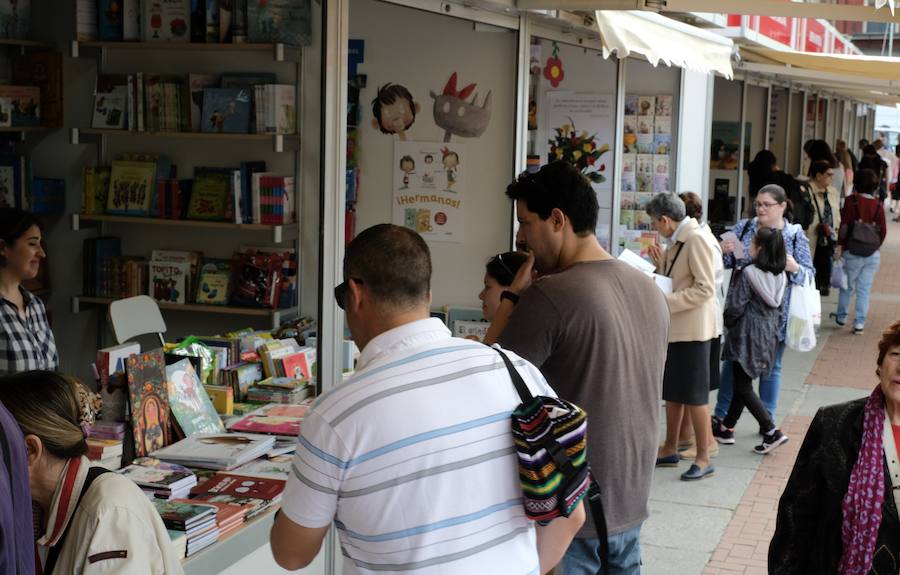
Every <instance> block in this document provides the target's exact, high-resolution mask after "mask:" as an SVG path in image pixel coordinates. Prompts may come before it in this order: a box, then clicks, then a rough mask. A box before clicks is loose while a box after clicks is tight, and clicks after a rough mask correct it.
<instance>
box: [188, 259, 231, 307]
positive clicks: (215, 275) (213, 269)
mask: <svg viewBox="0 0 900 575" xmlns="http://www.w3.org/2000/svg"><path fill="white" fill-rule="evenodd" d="M230 284H231V261H230V260H216V259H206V260H203V263H202V264H201V265H200V272H199V276H198V278H197V298H196V301H197V303H205V304H212V305H227V304H228V298H229V296H230V287H231V285H230Z"/></svg>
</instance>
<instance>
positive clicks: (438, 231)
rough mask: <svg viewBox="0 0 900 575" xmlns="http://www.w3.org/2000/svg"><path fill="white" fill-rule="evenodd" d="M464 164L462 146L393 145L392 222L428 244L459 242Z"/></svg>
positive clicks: (406, 143)
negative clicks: (412, 231) (408, 229)
mask: <svg viewBox="0 0 900 575" xmlns="http://www.w3.org/2000/svg"><path fill="white" fill-rule="evenodd" d="M466 161H467V160H466V145H465V144H458V143H455V142H446V143H444V142H400V141H397V142H395V143H394V167H393V170H391V173H392V174H393V181H394V183H393V185H394V208H393V223H394V224H396V225H399V226H405V227H407V228H410V229H412V230H415V231H417V232H418V233H419V234H421V235H422V237H423V238H425V240H427V241H436V242H456V243H460V242H462V241H463V240H464V237H463V233H464V231H465V218H464V215H465V210H464V204H463V201H464V195H465V194H464V192H465V189H466V179H465V174H466V165H467V164H466Z"/></svg>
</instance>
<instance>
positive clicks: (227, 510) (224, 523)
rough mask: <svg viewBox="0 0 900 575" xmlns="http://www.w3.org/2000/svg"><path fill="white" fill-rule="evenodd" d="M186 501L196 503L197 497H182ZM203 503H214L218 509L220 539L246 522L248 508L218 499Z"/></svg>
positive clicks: (217, 523) (217, 524) (217, 525)
mask: <svg viewBox="0 0 900 575" xmlns="http://www.w3.org/2000/svg"><path fill="white" fill-rule="evenodd" d="M181 501H183V502H186V503H196V502H197V501H196V500H195V499H182V500H181ZM203 505H213V506H215V508H216V509H217V512H216V527H217V528H218V529H219V541H221V540H222V539H224V538H225V537H227V536H228V535H229V534H231V533H233V532H235V531H237V530H238V529H240V528H241V526H242V525H243V524H244V518H245V517H246V516H247V510H246V509H245V508H243V507H241V506H240V505H232V504H231V503H221V502H218V501H204V502H203Z"/></svg>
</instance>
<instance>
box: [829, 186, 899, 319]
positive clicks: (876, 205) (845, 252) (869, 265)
mask: <svg viewBox="0 0 900 575" xmlns="http://www.w3.org/2000/svg"><path fill="white" fill-rule="evenodd" d="M877 189H878V176H877V175H875V172H873V171H872V170H860V171H859V173H858V174H857V176H856V193H855V194H853V195H851V196H850V197H848V198H847V201H846V202H845V203H844V209H842V210H841V228H840V231H839V232H838V242H839V245H840V247H839V249H840V250H841V258H842V259H843V260H844V271H845V272H846V273H847V289H841V293H840V296H839V297H838V307H837V312H836V313H835V314H833V315H832V317H833V318H834V322H835V323H836V324H838V325H839V326H840V327H843V326H844V324H845V323H846V322H847V315H848V311H847V310H848V308H849V307H850V295H851V292H853V291H855V292H856V317H855V318H853V333H854V334H855V335H862V333H863V328H864V327H865V325H866V314H867V313H868V311H869V293H870V291H871V289H872V282H874V281H875V274H876V273H878V268H879V267H881V244H883V243H884V238H885V236H886V235H887V225H886V223H885V217H884V204H882V203H881V202H879V201H878V200H877V199H876V198H875V195H874V194H875V191H876V190H877Z"/></svg>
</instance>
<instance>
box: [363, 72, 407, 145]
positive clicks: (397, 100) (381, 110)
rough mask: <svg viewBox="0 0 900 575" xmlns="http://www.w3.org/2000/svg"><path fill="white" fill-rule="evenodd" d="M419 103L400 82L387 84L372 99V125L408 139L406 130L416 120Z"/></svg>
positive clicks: (402, 138) (382, 130)
mask: <svg viewBox="0 0 900 575" xmlns="http://www.w3.org/2000/svg"><path fill="white" fill-rule="evenodd" d="M418 112H419V105H418V104H417V103H415V102H414V101H413V97H412V94H411V93H410V91H409V90H407V89H406V88H405V87H404V86H400V85H399V84H391V83H388V84H385V85H384V86H382V87H381V88H379V89H378V94H377V95H376V96H375V99H374V100H372V116H373V118H372V127H373V128H375V129H378V130H381V132H382V133H383V134H397V135H398V136H399V138H400V141H401V142H402V141H405V140H406V130H408V129H409V128H410V127H412V125H413V123H414V122H415V121H416V114H417V113H418Z"/></svg>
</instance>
